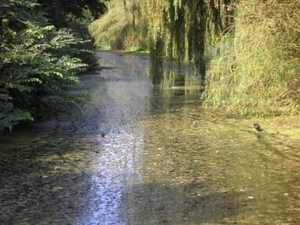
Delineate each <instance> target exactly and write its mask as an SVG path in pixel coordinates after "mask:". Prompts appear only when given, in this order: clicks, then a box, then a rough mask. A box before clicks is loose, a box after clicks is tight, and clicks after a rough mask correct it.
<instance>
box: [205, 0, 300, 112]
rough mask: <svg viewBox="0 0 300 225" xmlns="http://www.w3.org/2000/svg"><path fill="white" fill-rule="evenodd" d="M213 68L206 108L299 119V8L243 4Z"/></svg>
mask: <svg viewBox="0 0 300 225" xmlns="http://www.w3.org/2000/svg"><path fill="white" fill-rule="evenodd" d="M237 8H238V13H237V15H236V17H235V26H234V27H233V28H234V33H233V35H227V36H224V37H223V38H222V39H221V40H220V43H219V45H218V52H219V53H220V55H219V58H217V59H215V60H213V61H212V62H211V66H210V70H209V74H210V76H209V80H208V85H207V88H206V91H205V95H204V99H205V101H206V105H210V104H212V105H213V106H214V107H222V108H225V109H226V110H227V111H229V112H232V113H236V114H243V115H245V114H246V115H261V116H262V115H270V114H273V115H278V114H298V113H299V103H300V97H299V89H300V80H299V73H300V67H299V65H300V64H299V63H300V58H299V56H300V45H299V37H300V16H299V13H298V12H299V9H300V4H299V3H298V2H297V1H289V2H286V3H284V4H283V3H280V2H274V1H265V2H264V3H262V2H260V1H252V2H251V3H249V2H248V1H241V2H240V3H239V4H238V5H237Z"/></svg>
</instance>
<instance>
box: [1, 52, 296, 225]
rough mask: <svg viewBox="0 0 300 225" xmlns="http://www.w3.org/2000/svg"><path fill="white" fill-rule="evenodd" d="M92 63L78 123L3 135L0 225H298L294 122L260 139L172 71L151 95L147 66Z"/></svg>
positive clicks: (274, 123)
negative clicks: (95, 67)
mask: <svg viewBox="0 0 300 225" xmlns="http://www.w3.org/2000/svg"><path fill="white" fill-rule="evenodd" d="M98 54H99V57H100V63H101V65H103V66H105V69H104V70H103V71H101V72H100V73H99V74H94V75H85V76H84V77H83V84H82V86H81V88H80V89H76V90H74V92H76V91H77V92H82V93H87V94H88V95H89V96H90V101H87V103H86V105H85V107H84V110H85V114H84V115H81V114H78V115H74V116H72V117H68V118H66V117H62V118H59V119H57V120H53V121H47V122H44V123H36V124H33V125H32V126H29V127H26V128H16V129H14V131H13V133H12V134H4V135H2V137H1V141H0V149H1V151H0V157H1V158H0V159H1V161H0V171H1V180H0V181H1V186H0V200H1V211H0V224H14V225H16V224H22V225H23V224H62V225H65V224H76V225H98V224H101V225H119V224H120V225H123V224H124V225H135V224H137V225H140V224H141V225H142V224H145V225H146V224H178V225H181V224H251V225H252V224H300V179H299V178H300V175H299V171H300V148H299V146H300V140H299V138H298V137H299V135H300V131H299V128H298V127H297V125H296V124H299V121H298V119H295V121H293V122H291V121H289V122H287V121H284V119H282V118H280V119H265V120H262V121H259V122H260V123H261V126H262V128H263V129H264V131H263V132H262V133H256V132H254V130H253V127H252V125H253V122H254V121H253V120H249V119H242V118H238V117H237V118H235V117H229V116H226V114H221V113H216V112H211V111H208V110H205V109H203V108H202V106H201V101H200V93H199V92H198V91H197V90H193V91H191V90H190V89H182V88H180V87H178V86H176V85H177V84H178V83H182V79H181V78H180V76H179V77H178V76H177V75H176V74H177V72H176V71H175V72H174V71H173V72H172V73H169V72H168V73H166V74H167V75H166V76H165V79H164V80H163V81H162V85H161V87H156V86H153V85H152V84H151V82H150V81H149V75H148V71H149V61H148V58H147V57H145V56H139V57H137V56H135V57H132V56H130V55H126V54H123V53H114V52H99V53H98ZM183 72H184V70H183ZM183 72H182V71H180V72H178V74H181V75H182V73H183ZM174 74H175V75H174ZM183 75H185V76H187V75H186V74H183ZM192 86H193V85H192ZM291 124H294V125H291ZM103 136H104V137H103Z"/></svg>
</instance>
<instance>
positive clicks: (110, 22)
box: [89, 0, 147, 50]
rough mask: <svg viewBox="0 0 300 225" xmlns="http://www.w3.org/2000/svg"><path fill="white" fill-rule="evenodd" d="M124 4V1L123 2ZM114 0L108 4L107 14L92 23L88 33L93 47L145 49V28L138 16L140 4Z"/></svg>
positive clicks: (136, 0)
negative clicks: (93, 41) (91, 38)
mask: <svg viewBox="0 0 300 225" xmlns="http://www.w3.org/2000/svg"><path fill="white" fill-rule="evenodd" d="M124 2H125V1H124ZM124 2H120V1H119V0H114V1H111V2H109V3H108V4H109V7H108V8H109V10H108V12H107V13H106V14H105V15H104V16H102V17H101V18H99V19H97V20H95V21H94V22H92V23H91V24H90V26H89V31H90V33H91V35H92V36H93V38H94V40H95V45H96V46H97V47H98V48H101V49H117V50H119V49H123V50H125V49H126V50H128V49H130V48H132V47H136V48H139V49H145V48H147V45H146V44H145V38H144V37H145V27H144V23H143V21H142V19H141V14H140V2H139V1H138V0H133V1H130V2H127V1H126V4H123V3H124Z"/></svg>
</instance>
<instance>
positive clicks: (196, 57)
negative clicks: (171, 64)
mask: <svg viewBox="0 0 300 225" xmlns="http://www.w3.org/2000/svg"><path fill="white" fill-rule="evenodd" d="M221 2H222V5H220V3H221ZM230 2H231V1H230V0H229V1H225V0H224V1H214V0H172V1H164V0H158V1H152V0H143V1H141V11H142V15H143V17H144V19H145V21H146V23H147V27H148V29H147V31H148V36H147V37H148V38H149V40H148V43H150V51H151V52H153V54H152V56H153V57H151V61H152V67H154V68H152V71H153V73H155V74H156V75H157V74H161V68H158V67H157V66H161V65H162V64H161V63H157V60H159V58H157V57H156V56H159V57H160V58H169V59H176V60H178V62H179V63H180V62H182V61H184V60H188V61H190V62H191V63H193V64H195V66H196V70H197V74H198V76H199V80H202V81H203V80H204V78H205V68H206V61H205V60H206V58H205V54H206V45H207V43H209V42H211V39H212V37H213V36H214V35H219V33H220V30H221V29H226V28H227V27H228V26H229V24H230V22H231V21H230V20H228V19H227V18H228V17H227V16H229V15H230V14H231V13H232V11H231V10H229V9H228V8H227V7H228V5H229V3H230ZM158 52H159V54H157V53H158ZM161 75H162V74H161ZM161 75H160V76H161Z"/></svg>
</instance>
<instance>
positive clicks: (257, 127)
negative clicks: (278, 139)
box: [253, 123, 262, 131]
mask: <svg viewBox="0 0 300 225" xmlns="http://www.w3.org/2000/svg"><path fill="white" fill-rule="evenodd" d="M253 126H254V128H255V130H256V131H262V129H261V128H260V125H259V124H258V123H254V124H253Z"/></svg>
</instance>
